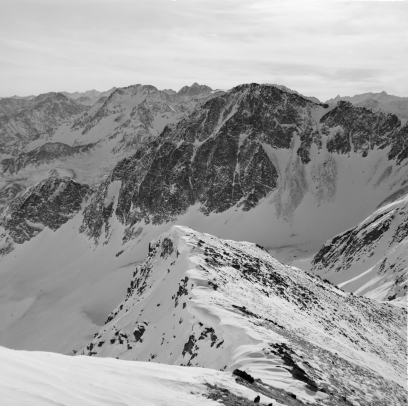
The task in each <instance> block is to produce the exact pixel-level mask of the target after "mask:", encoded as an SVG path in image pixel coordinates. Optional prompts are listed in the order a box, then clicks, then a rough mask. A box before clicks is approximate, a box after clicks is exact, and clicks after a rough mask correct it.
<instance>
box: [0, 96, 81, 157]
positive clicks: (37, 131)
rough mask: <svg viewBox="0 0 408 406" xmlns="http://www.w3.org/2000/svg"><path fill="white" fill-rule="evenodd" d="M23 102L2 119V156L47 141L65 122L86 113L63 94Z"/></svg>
mask: <svg viewBox="0 0 408 406" xmlns="http://www.w3.org/2000/svg"><path fill="white" fill-rule="evenodd" d="M5 100H8V99H3V100H2V101H1V102H3V103H4V101H5ZM8 101H9V102H10V100H8ZM14 101H19V102H21V100H14ZM24 103H25V104H24V105H21V106H20V107H19V108H17V107H15V106H14V108H12V109H11V110H9V113H11V114H10V115H3V116H0V154H5V155H12V156H16V155H18V154H19V153H21V152H24V151H27V150H29V149H30V148H31V146H32V145H33V144H32V143H33V142H34V143H35V141H37V140H44V141H43V142H45V140H48V139H50V138H51V137H52V135H53V134H54V133H55V130H56V129H57V127H58V126H59V125H60V124H61V123H62V122H64V121H65V120H67V119H69V118H70V117H72V116H74V115H77V114H79V113H81V112H83V111H84V110H86V107H85V106H83V105H81V104H80V103H77V102H75V101H73V100H70V99H68V98H67V97H65V96H64V95H63V94H61V93H46V94H42V95H40V96H37V97H35V98H34V99H31V100H29V101H27V100H25V101H24ZM20 108H21V109H20Z"/></svg>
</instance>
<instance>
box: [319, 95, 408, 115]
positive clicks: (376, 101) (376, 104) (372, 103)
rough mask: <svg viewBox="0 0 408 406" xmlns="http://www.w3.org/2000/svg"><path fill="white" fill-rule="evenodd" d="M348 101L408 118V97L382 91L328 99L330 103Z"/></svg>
mask: <svg viewBox="0 0 408 406" xmlns="http://www.w3.org/2000/svg"><path fill="white" fill-rule="evenodd" d="M341 100H343V101H347V102H349V103H352V104H353V105H355V106H358V107H366V108H368V109H371V110H374V111H383V112H385V113H392V114H395V115H396V116H398V117H399V118H401V119H403V120H405V121H406V120H407V119H408V97H398V96H393V95H390V94H387V92H381V93H372V92H369V93H363V94H356V95H355V96H352V97H350V96H343V97H342V96H336V97H335V98H333V99H329V100H327V101H326V103H328V104H329V105H335V104H336V103H338V102H339V101H341Z"/></svg>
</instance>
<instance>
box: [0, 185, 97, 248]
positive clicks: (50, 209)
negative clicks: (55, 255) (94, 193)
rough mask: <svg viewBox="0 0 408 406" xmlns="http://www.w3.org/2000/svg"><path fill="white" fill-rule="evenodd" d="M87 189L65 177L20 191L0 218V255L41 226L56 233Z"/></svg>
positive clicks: (85, 195)
mask: <svg viewBox="0 0 408 406" xmlns="http://www.w3.org/2000/svg"><path fill="white" fill-rule="evenodd" d="M90 193H91V189H90V187H89V186H88V185H81V184H79V183H77V182H75V181H73V180H71V179H69V178H49V179H47V180H45V181H42V182H40V183H38V184H37V185H35V186H32V187H29V188H27V189H26V190H24V191H22V192H20V193H19V194H18V195H17V196H16V198H15V199H14V200H13V201H12V202H11V204H10V205H9V206H7V207H6V208H5V209H4V211H3V212H2V214H1V216H0V232H1V234H0V244H1V246H0V254H2V255H4V254H6V253H8V252H10V251H11V250H12V245H13V242H14V243H17V244H22V243H24V242H25V241H28V240H30V239H31V238H33V237H34V236H36V235H37V234H38V233H39V232H41V230H42V229H44V227H48V228H50V229H51V230H54V231H55V230H57V229H58V228H59V227H61V225H62V224H64V223H66V222H67V221H68V220H69V219H71V218H72V217H73V216H74V215H75V214H76V213H77V212H78V211H79V210H80V209H81V205H82V203H83V201H84V198H85V197H87V196H89V195H90Z"/></svg>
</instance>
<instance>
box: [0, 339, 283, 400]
mask: <svg viewBox="0 0 408 406" xmlns="http://www.w3.org/2000/svg"><path fill="white" fill-rule="evenodd" d="M0 363H1V369H0V399H1V404H2V406H22V405H30V406H105V405H106V406H112V405H121V406H134V405H140V406H142V405H143V406H163V405H166V406H191V405H197V406H201V405H203V406H207V405H208V406H211V405H219V404H220V403H222V402H220V401H218V402H216V401H215V400H212V399H214V394H216V392H217V391H214V390H213V389H212V388H211V387H213V388H214V387H218V388H220V389H222V391H223V392H222V396H219V398H221V399H223V398H224V399H225V398H227V399H228V398H233V399H235V400H238V401H240V403H237V404H239V405H242V406H245V405H249V404H253V402H252V401H253V400H254V399H255V397H256V396H257V395H258V393H257V392H254V391H253V390H251V389H249V388H247V387H245V386H243V385H239V384H237V383H236V382H235V381H234V378H233V377H232V376H231V374H228V373H226V372H220V371H214V370H209V369H203V368H182V367H177V366H168V365H159V364H152V363H147V362H126V361H120V360H115V359H94V358H88V357H75V358H74V357H68V356H63V355H58V354H52V353H46V352H25V351H12V350H8V349H6V348H2V347H0ZM234 395H235V396H234ZM260 398H261V399H260V404H263V405H266V404H268V403H270V402H272V399H270V398H268V397H267V396H265V395H263V394H260ZM249 400H250V401H251V402H249ZM273 404H274V405H282V406H284V405H285V404H286V403H280V402H276V401H274V402H273ZM290 404H291V403H288V405H290Z"/></svg>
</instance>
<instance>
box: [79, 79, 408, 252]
mask: <svg viewBox="0 0 408 406" xmlns="http://www.w3.org/2000/svg"><path fill="white" fill-rule="evenodd" d="M328 110H329V111H328ZM407 134H408V126H407V125H405V126H402V125H401V122H400V120H399V119H398V118H397V117H396V116H394V115H388V114H384V113H375V112H372V111H370V110H367V109H364V108H356V107H353V106H352V105H351V104H350V103H346V102H340V103H339V104H338V105H337V106H336V107H334V108H332V109H331V110H330V109H327V108H326V107H325V106H322V105H320V104H316V103H313V102H311V101H309V100H306V99H304V98H303V97H301V96H299V95H296V94H293V93H288V92H285V91H281V90H280V89H278V88H276V87H275V86H267V85H257V84H252V85H242V86H238V87H236V88H234V89H232V90H231V91H229V92H228V93H225V94H222V95H220V96H218V97H214V98H213V99H211V100H210V101H208V102H207V103H205V104H204V105H203V106H202V107H201V108H198V109H196V110H194V112H193V113H192V114H191V115H190V116H188V117H187V118H184V119H182V120H180V121H179V122H178V123H177V124H175V125H173V126H168V127H167V128H166V129H165V130H164V131H163V132H162V134H161V135H160V137H158V138H155V139H154V140H152V142H147V143H144V144H143V145H141V146H140V147H139V148H138V150H137V152H136V153H135V154H134V155H132V156H131V157H129V158H126V159H124V160H123V161H121V162H120V163H119V164H118V165H117V166H116V167H115V168H114V170H113V171H112V173H111V175H110V176H109V177H108V178H107V179H106V181H105V182H103V183H102V184H101V186H100V188H99V190H98V192H97V194H96V195H95V196H94V197H93V199H92V202H91V203H90V205H89V206H88V207H87V208H86V210H85V215H84V223H83V228H82V230H83V231H84V232H85V233H86V234H87V235H89V236H92V237H94V238H96V239H98V238H99V237H100V236H101V234H102V231H103V228H104V230H105V233H106V230H107V229H108V226H109V222H110V221H111V220H110V219H111V218H113V217H116V218H117V219H118V220H119V221H120V222H121V223H122V224H123V225H125V226H126V229H127V230H126V236H132V235H135V234H137V233H139V231H140V230H142V229H144V227H145V226H146V225H148V224H150V223H153V224H161V223H164V222H169V221H171V222H176V221H177V219H178V218H179V216H181V215H184V214H187V213H190V212H194V213H196V215H195V219H196V224H200V227H203V225H204V224H205V223H207V224H208V227H209V228H207V227H206V226H204V230H209V231H211V232H214V233H215V234H217V235H219V236H223V237H227V238H238V239H249V240H251V241H256V242H259V243H260V244H262V245H265V246H267V247H268V248H271V247H277V246H283V245H298V244H303V245H304V247H305V248H307V247H308V246H309V247H312V246H313V249H315V250H318V249H319V248H320V247H321V245H322V244H323V243H324V242H325V241H326V240H327V239H328V238H331V237H332V236H333V235H335V234H337V233H339V232H341V231H344V230H345V229H347V228H350V227H352V226H355V225H356V224H357V223H358V222H359V221H361V220H363V219H364V218H365V217H367V216H368V215H370V214H371V213H372V212H373V211H374V210H375V209H376V207H377V206H378V205H379V204H380V203H381V202H382V201H384V200H385V199H386V198H388V197H389V196H390V195H392V194H393V193H395V192H397V191H398V190H400V189H401V188H402V187H403V185H404V182H405V181H406V178H407V167H406V165H404V164H403V162H404V161H405V160H406V158H407V157H408V150H407V147H406V144H405V141H404V140H405V139H406V137H407ZM111 184H112V185H113V184H115V185H116V186H115V187H116V188H117V192H118V194H117V196H118V204H117V207H116V208H115V210H112V204H113V203H111V204H110V205H108V206H107V205H106V204H105V202H106V199H107V194H109V193H110V190H111V186H110V185H111ZM112 187H113V186H112ZM221 213H222V215H221ZM246 213H248V214H246ZM206 217H207V220H201V218H206ZM213 219H214V220H213ZM216 219H218V220H216ZM221 221H222V223H220V222H221ZM238 222H239V223H240V224H239V226H238ZM210 224H211V225H210ZM188 225H192V226H193V227H194V226H195V224H194V223H193V224H188ZM138 230H139V231H138ZM200 230H202V229H201V228H200ZM140 232H141V231H140ZM325 236H326V238H324V237H325ZM126 238H128V237H126ZM126 238H125V239H126ZM308 244H309V245H308Z"/></svg>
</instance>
